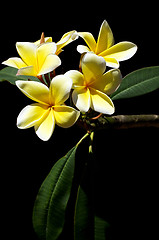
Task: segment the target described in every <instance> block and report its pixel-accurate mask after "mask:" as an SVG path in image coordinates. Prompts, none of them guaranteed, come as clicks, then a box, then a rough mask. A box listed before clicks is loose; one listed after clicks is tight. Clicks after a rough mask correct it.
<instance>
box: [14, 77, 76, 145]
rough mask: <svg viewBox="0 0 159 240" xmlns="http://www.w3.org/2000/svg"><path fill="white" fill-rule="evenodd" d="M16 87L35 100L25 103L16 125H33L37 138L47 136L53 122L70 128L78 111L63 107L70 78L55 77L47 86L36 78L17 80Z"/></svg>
mask: <svg viewBox="0 0 159 240" xmlns="http://www.w3.org/2000/svg"><path fill="white" fill-rule="evenodd" d="M16 85H17V87H18V88H19V89H20V90H21V91H22V92H23V93H24V94H25V95H26V96H27V97H28V98H30V99H32V100H34V101H36V103H33V104H31V105H28V106H26V107H25V108H24V109H23V110H22V111H21V112H20V114H19V116H18V118H17V126H18V128H20V129H26V128H30V127H33V126H34V129H35V132H36V134H37V135H38V137H39V138H40V139H42V140H43V141H47V140H49V139H50V137H51V135H52V133H53V131H54V128H55V124H57V125H58V126H60V127H63V128H69V127H71V126H72V125H73V124H74V123H75V122H76V121H77V119H78V117H79V115H80V112H79V111H77V110H75V109H74V108H72V107H69V106H66V105H65V104H64V102H65V101H66V100H67V99H68V98H69V94H70V90H71V88H72V80H71V79H70V78H69V77H67V76H64V75H58V76H56V77H54V78H53V79H52V81H51V83H50V88H48V87H47V86H46V85H45V84H42V83H40V82H35V81H20V80H19V81H16Z"/></svg>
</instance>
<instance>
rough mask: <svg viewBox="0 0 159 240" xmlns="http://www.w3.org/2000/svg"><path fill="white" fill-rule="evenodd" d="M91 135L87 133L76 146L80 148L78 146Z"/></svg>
mask: <svg viewBox="0 0 159 240" xmlns="http://www.w3.org/2000/svg"><path fill="white" fill-rule="evenodd" d="M89 135H90V134H89V133H86V134H85V135H84V136H83V137H82V138H81V139H80V140H79V142H78V143H77V144H76V146H77V147H78V145H79V144H80V143H81V142H82V141H83V140H84V139H85V138H86V137H87V136H89Z"/></svg>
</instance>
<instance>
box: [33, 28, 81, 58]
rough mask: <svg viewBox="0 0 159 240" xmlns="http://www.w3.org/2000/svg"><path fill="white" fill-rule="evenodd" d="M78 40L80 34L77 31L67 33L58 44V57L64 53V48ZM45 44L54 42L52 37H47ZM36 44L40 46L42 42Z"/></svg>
mask: <svg viewBox="0 0 159 240" xmlns="http://www.w3.org/2000/svg"><path fill="white" fill-rule="evenodd" d="M77 38H78V34H77V32H76V31H75V30H73V31H70V32H67V33H65V34H64V35H63V36H62V38H61V39H60V40H59V41H58V42H57V43H56V47H57V49H56V55H58V54H59V53H61V52H62V48H63V47H65V46H66V45H68V44H69V43H71V42H73V41H74V40H76V39H77ZM44 42H45V43H46V42H52V37H45V38H44ZM34 44H36V45H39V44H40V40H38V41H36V42H34Z"/></svg>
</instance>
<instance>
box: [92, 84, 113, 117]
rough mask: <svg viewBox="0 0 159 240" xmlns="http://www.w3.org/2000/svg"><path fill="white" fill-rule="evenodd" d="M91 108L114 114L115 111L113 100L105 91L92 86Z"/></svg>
mask: <svg viewBox="0 0 159 240" xmlns="http://www.w3.org/2000/svg"><path fill="white" fill-rule="evenodd" d="M90 94H91V108H92V109H93V110H95V111H96V112H99V113H103V114H109V115H111V114H113V113H114V111H115V108H114V104H113V102H112V100H111V99H110V98H109V97H108V96H107V95H106V94H104V93H102V92H100V91H98V90H95V89H93V88H90Z"/></svg>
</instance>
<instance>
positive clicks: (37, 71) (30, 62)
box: [3, 42, 61, 76]
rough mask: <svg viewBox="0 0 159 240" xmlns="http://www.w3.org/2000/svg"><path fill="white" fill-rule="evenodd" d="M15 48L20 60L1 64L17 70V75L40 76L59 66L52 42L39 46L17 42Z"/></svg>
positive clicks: (15, 59)
mask: <svg viewBox="0 0 159 240" xmlns="http://www.w3.org/2000/svg"><path fill="white" fill-rule="evenodd" d="M16 48H17V51H18V53H19V55H20V57H21V58H18V57H12V58H9V59H8V60H6V61H4V62H3V64H5V65H7V66H10V67H14V68H17V69H19V70H18V73H17V75H29V76H40V75H43V74H46V73H48V72H51V71H53V70H54V69H56V68H57V67H58V66H59V65H61V60H60V58H59V57H58V56H57V55H56V54H55V53H56V50H57V47H56V44H55V43H53V42H48V43H44V44H40V45H36V44H34V43H31V42H17V43H16Z"/></svg>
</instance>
